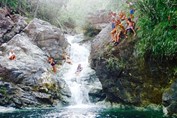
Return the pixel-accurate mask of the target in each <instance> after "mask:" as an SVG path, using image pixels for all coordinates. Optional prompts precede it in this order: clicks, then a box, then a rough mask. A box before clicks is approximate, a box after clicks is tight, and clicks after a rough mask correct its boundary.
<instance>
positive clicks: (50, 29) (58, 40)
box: [24, 19, 68, 58]
mask: <svg viewBox="0 0 177 118" xmlns="http://www.w3.org/2000/svg"><path fill="white" fill-rule="evenodd" d="M24 31H25V33H26V34H27V35H28V36H29V37H30V38H31V40H32V41H33V42H34V43H35V44H36V45H37V46H38V47H40V48H41V49H42V50H43V51H45V53H47V54H48V55H51V56H52V57H55V58H61V54H62V53H63V51H64V50H65V49H66V48H67V46H68V42H67V41H66V39H65V37H64V35H63V33H62V32H61V30H60V29H59V28H57V27H54V26H52V25H51V24H49V23H47V22H45V21H42V20H39V19H34V20H32V21H31V22H30V23H29V24H28V26H27V27H26V28H25V30H24Z"/></svg>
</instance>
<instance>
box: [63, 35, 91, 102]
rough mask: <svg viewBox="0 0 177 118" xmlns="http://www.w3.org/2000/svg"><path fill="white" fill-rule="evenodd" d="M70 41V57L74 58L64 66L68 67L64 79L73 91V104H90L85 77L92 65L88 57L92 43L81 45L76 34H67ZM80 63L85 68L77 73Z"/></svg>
mask: <svg viewBox="0 0 177 118" xmlns="http://www.w3.org/2000/svg"><path fill="white" fill-rule="evenodd" d="M66 38H67V39H68V42H69V43H70V44H71V47H70V58H71V60H72V63H73V64H72V65H70V64H67V63H65V64H64V67H65V68H67V71H66V73H64V74H63V79H64V80H65V81H66V83H67V84H68V86H69V88H70V91H71V94H72V95H71V98H72V103H73V104H77V105H78V104H88V103H89V98H88V88H86V87H87V86H85V85H86V84H87V82H86V81H85V79H88V78H86V77H84V76H85V75H88V74H87V73H88V72H90V70H91V69H90V67H89V63H88V57H89V54H90V45H89V44H87V45H79V44H78V43H77V41H78V40H80V39H78V37H77V38H76V36H67V37H66ZM78 64H81V66H82V67H83V70H82V71H81V73H80V74H79V75H76V74H75V72H76V69H77V66H78Z"/></svg>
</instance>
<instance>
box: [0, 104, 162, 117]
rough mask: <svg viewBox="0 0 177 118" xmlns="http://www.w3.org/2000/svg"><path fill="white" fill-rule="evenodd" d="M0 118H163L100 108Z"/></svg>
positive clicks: (156, 112)
mask: <svg viewBox="0 0 177 118" xmlns="http://www.w3.org/2000/svg"><path fill="white" fill-rule="evenodd" d="M0 118H165V117H164V115H163V113H162V111H161V110H147V109H146V110H145V109H144V110H142V109H141V110H136V109H120V108H100V107H82V108H77V107H65V108H46V109H25V110H24V109H23V110H15V111H13V112H6V113H0Z"/></svg>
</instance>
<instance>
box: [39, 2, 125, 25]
mask: <svg viewBox="0 0 177 118" xmlns="http://www.w3.org/2000/svg"><path fill="white" fill-rule="evenodd" d="M39 6H40V7H39V10H38V17H39V18H41V17H42V19H44V20H45V19H46V20H48V21H51V22H53V23H54V24H57V23H59V24H60V25H62V24H63V23H64V22H65V21H68V19H70V20H71V19H72V21H73V23H75V25H76V26H83V25H84V24H85V18H86V16H87V14H88V13H93V12H96V11H97V10H112V11H118V10H119V9H121V8H122V1H121V0H39Z"/></svg>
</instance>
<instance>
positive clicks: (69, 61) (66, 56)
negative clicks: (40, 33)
mask: <svg viewBox="0 0 177 118" xmlns="http://www.w3.org/2000/svg"><path fill="white" fill-rule="evenodd" d="M62 57H63V59H65V62H66V63H68V64H71V65H72V60H71V59H70V57H69V56H68V55H67V54H66V53H63V55H62ZM48 62H49V63H50V64H51V66H52V68H53V72H54V73H56V72H57V69H56V66H55V65H56V64H57V63H56V62H55V60H54V58H53V57H49V58H48ZM82 70H83V68H82V66H81V64H78V66H77V69H76V72H75V74H76V75H77V76H79V74H80V72H81V71H82Z"/></svg>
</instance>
